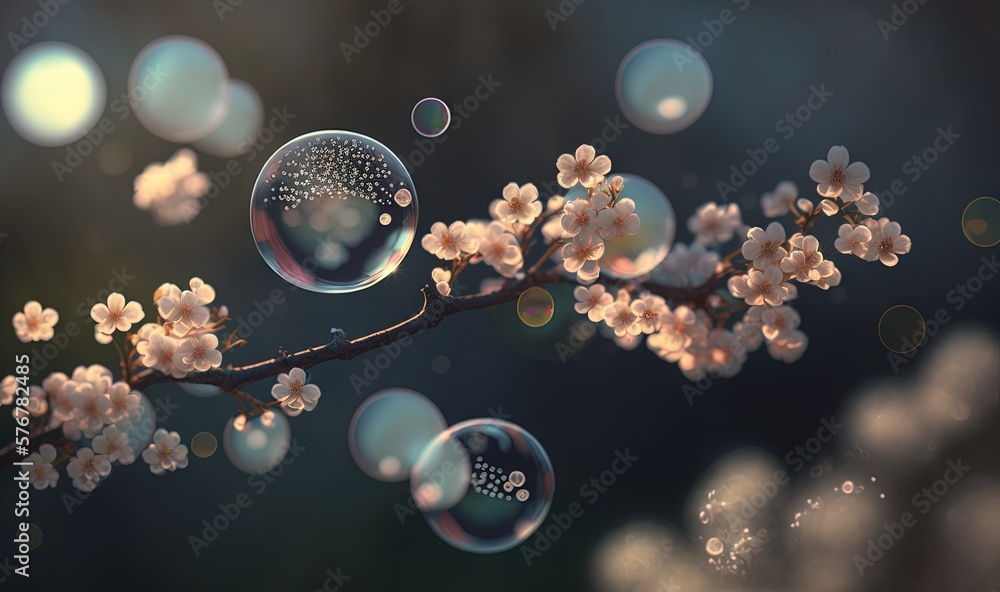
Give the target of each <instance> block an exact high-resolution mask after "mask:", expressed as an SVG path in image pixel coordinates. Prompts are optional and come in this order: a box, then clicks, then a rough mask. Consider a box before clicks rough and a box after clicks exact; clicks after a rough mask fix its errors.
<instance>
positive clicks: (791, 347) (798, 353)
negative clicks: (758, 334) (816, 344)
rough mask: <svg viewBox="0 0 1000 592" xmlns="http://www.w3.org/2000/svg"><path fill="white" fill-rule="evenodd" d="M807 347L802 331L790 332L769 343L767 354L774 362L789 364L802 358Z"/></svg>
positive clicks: (806, 340)
mask: <svg viewBox="0 0 1000 592" xmlns="http://www.w3.org/2000/svg"><path fill="white" fill-rule="evenodd" d="M807 347H809V338H808V337H807V336H806V334H805V333H803V332H802V331H790V332H789V333H787V334H786V335H783V336H782V337H781V338H779V339H775V340H773V341H769V342H768V344H767V353H769V354H771V357H772V358H774V359H775V360H779V361H781V362H785V363H786V364H791V363H792V362H795V361H797V360H798V359H799V358H801V357H802V354H804V353H806V348H807Z"/></svg>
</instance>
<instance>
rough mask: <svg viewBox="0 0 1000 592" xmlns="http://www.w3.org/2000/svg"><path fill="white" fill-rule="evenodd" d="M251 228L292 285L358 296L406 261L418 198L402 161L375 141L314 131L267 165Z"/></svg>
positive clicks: (252, 211) (256, 193) (258, 188)
mask: <svg viewBox="0 0 1000 592" xmlns="http://www.w3.org/2000/svg"><path fill="white" fill-rule="evenodd" d="M250 227H251V229H252V231H253V237H254V241H255V242H256V244H257V250H259V251H260V254H261V256H262V257H263V258H264V261H266V262H267V264H268V265H269V266H270V267H271V269H273V270H274V271H275V272H276V273H277V274H278V275H280V276H281V277H282V278H284V279H285V280H287V281H288V282H289V283H292V284H294V285H296V286H298V287H300V288H305V289H306V290H311V291H313V292H322V293H327V294H336V293H345V292H355V291H357V290H363V289H365V288H368V287H370V286H372V285H374V284H376V283H378V282H379V281H381V280H383V279H385V278H386V277H387V276H389V275H390V274H391V273H392V272H393V271H395V270H396V268H397V267H398V266H399V264H400V263H402V261H403V257H405V256H406V252H407V251H408V250H409V248H410V245H411V244H412V243H413V238H414V236H415V235H416V229H417V193H416V190H415V189H414V187H413V181H412V180H411V179H410V175H409V173H407V171H406V168H405V167H404V166H403V163H402V162H401V161H400V160H399V158H397V157H396V155H395V154H393V153H392V151H390V150H389V149H388V148H386V147H385V146H383V145H382V144H381V143H379V142H377V141H376V140H373V139H371V138H369V137H367V136H362V135H361V134H356V133H354V132H346V131H320V132H312V133H310V134H306V135H304V136H299V137H298V138H295V139H294V140H292V141H291V142H289V143H287V144H285V145H284V146H282V147H281V148H279V149H278V151H277V152H275V153H274V155H273V156H271V158H270V160H268V161H267V164H265V165H264V168H263V169H262V170H261V172H260V176H259V177H258V178H257V183H256V185H255V186H254V190H253V196H252V198H251V204H250Z"/></svg>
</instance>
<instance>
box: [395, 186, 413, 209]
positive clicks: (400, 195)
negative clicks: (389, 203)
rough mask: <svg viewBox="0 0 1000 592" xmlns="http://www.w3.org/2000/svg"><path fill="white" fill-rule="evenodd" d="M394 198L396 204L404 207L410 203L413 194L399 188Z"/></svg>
mask: <svg viewBox="0 0 1000 592" xmlns="http://www.w3.org/2000/svg"><path fill="white" fill-rule="evenodd" d="M394 199H395V200H396V203H397V204H399V205H400V206H401V207H404V208H405V207H406V206H408V205H410V202H411V201H413V195H412V194H411V193H410V191H409V190H408V189H400V190H399V191H397V192H396V196H395V198H394Z"/></svg>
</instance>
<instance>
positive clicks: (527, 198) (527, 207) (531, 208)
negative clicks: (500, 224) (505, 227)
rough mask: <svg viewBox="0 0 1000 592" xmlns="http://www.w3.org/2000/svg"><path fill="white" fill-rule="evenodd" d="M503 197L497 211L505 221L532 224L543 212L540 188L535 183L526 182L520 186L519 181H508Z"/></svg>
mask: <svg viewBox="0 0 1000 592" xmlns="http://www.w3.org/2000/svg"><path fill="white" fill-rule="evenodd" d="M503 199H504V201H502V202H500V203H499V204H498V205H497V207H496V211H497V214H498V215H499V217H500V219H502V220H503V221H504V222H518V223H521V224H524V225H528V224H531V223H532V222H534V221H535V218H537V217H538V216H540V215H541V213H542V204H541V202H539V201H538V189H537V188H535V186H534V184H532V183H526V184H524V185H521V187H520V188H518V186H517V183H508V184H507V186H506V187H504V188H503Z"/></svg>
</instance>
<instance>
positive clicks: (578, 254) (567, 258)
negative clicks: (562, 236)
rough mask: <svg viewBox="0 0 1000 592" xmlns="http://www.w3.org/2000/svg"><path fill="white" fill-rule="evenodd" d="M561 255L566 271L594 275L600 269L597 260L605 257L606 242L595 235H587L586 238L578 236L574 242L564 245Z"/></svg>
mask: <svg viewBox="0 0 1000 592" xmlns="http://www.w3.org/2000/svg"><path fill="white" fill-rule="evenodd" d="M560 254H561V255H562V258H563V267H565V268H566V271H568V272H570V273H578V272H583V275H593V274H594V272H595V270H597V269H598V263H597V260H598V259H600V258H601V256H602V255H604V241H602V240H601V238H600V237H599V236H597V235H594V234H591V235H587V236H586V237H585V238H584V237H582V236H581V235H577V236H576V237H575V238H574V239H573V240H572V241H570V242H568V243H566V244H565V245H563V248H562V251H561V252H560Z"/></svg>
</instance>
